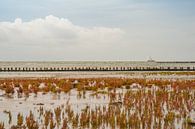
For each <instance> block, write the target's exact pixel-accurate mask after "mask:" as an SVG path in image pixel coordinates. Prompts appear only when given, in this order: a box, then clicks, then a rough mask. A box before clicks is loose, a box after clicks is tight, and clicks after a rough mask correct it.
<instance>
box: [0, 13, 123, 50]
mask: <svg viewBox="0 0 195 129" xmlns="http://www.w3.org/2000/svg"><path fill="white" fill-rule="evenodd" d="M123 34H124V32H123V30H121V29H119V28H107V27H91V28H88V27H82V26H78V25H74V24H73V23H72V22H71V21H69V20H68V19H64V18H58V17H55V16H52V15H49V16H47V17H45V18H43V19H42V18H40V19H35V20H32V21H29V22H23V21H22V19H20V18H17V19H15V21H14V22H0V45H5V44H6V45H11V46H12V47H13V46H17V45H38V46H42V45H51V46H53V47H55V46H57V45H65V46H67V45H75V44H76V45H93V44H99V45H106V44H110V43H113V42H116V41H117V40H118V39H120V38H121V37H122V35H123Z"/></svg>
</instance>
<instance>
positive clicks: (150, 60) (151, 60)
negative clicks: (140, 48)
mask: <svg viewBox="0 0 195 129" xmlns="http://www.w3.org/2000/svg"><path fill="white" fill-rule="evenodd" d="M147 62H156V61H155V60H153V59H152V58H151V57H149V59H148V60H147Z"/></svg>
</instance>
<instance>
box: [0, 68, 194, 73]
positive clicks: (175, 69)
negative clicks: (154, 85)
mask: <svg viewBox="0 0 195 129" xmlns="http://www.w3.org/2000/svg"><path fill="white" fill-rule="evenodd" d="M63 71H64V72H65V71H195V67H0V72H63Z"/></svg>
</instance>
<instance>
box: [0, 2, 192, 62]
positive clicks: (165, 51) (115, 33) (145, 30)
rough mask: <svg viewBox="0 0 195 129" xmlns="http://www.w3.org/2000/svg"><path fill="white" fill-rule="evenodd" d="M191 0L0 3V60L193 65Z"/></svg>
mask: <svg viewBox="0 0 195 129" xmlns="http://www.w3.org/2000/svg"><path fill="white" fill-rule="evenodd" d="M194 7H195V1H194V0H1V1H0V60H2V61H16V60H25V61H27V60H40V61H42V60H43V61H47V60H147V59H148V57H150V56H151V57H153V58H154V59H155V60H195V8H194Z"/></svg>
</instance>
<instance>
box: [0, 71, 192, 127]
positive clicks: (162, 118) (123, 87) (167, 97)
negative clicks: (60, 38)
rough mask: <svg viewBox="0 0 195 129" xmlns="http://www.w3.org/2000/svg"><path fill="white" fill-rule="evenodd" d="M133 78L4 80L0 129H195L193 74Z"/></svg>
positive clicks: (0, 87)
mask: <svg viewBox="0 0 195 129" xmlns="http://www.w3.org/2000/svg"><path fill="white" fill-rule="evenodd" d="M124 75H125V74H124ZM130 75H131V78H130V77H126V76H118V75H117V76H103V77H100V75H98V76H96V77H90V76H87V77H78V76H77V77H75V78H74V77H73V76H71V77H65V78H62V77H60V78H56V77H43V78H39V77H34V78H30V77H28V78H24V77H18V78H11V77H9V78H1V79H0V129H4V128H12V129H18V128H22V129H23V128H24V129H47V128H50V129H72V128H75V129H77V128H81V129H82V128H83V129H94V128H97V129H113V128H120V129H126V128H129V129H137V128H140V129H148V128H150V129H156V128H158V129H164V128H176V129H182V128H193V122H194V120H195V119H194V118H195V79H194V78H193V77H192V76H193V74H186V73H185V72H184V73H180V74H178V73H170V74H168V73H166V74H165V73H148V74H146V73H144V74H141V73H139V74H138V75H139V76H133V75H134V73H133V74H128V76H130ZM80 76H81V75H80ZM140 76H142V77H140ZM149 76H150V77H149ZM153 76H157V77H156V78H155V77H153ZM159 76H166V77H159Z"/></svg>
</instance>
